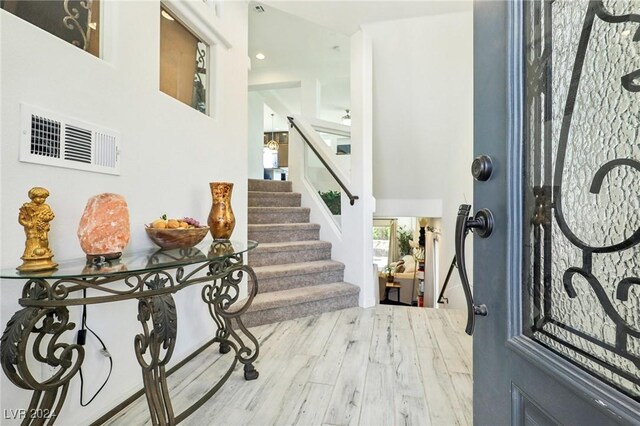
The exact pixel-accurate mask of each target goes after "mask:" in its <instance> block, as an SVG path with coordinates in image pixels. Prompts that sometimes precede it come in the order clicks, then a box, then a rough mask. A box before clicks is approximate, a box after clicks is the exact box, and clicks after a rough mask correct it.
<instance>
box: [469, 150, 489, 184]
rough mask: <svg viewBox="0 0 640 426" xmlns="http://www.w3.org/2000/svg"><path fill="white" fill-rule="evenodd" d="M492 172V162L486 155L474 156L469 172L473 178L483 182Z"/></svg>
mask: <svg viewBox="0 0 640 426" xmlns="http://www.w3.org/2000/svg"><path fill="white" fill-rule="evenodd" d="M491 172H493V162H492V161H491V157H489V156H488V155H481V156H479V157H476V158H475V159H474V160H473V163H471V174H472V175H473V178H474V179H475V180H479V181H481V182H484V181H486V180H489V178H490V177H491Z"/></svg>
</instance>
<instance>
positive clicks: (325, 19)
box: [264, 0, 472, 35]
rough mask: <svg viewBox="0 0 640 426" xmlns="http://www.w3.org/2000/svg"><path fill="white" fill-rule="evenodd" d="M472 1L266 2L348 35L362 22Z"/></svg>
mask: <svg viewBox="0 0 640 426" xmlns="http://www.w3.org/2000/svg"><path fill="white" fill-rule="evenodd" d="M471 1H472V0H435V1H434V0H413V1H403V0H378V1H361V0H341V1H336V0H302V1H301V0H297V1H290V0H266V1H265V2H264V3H265V4H267V5H269V6H272V7H275V8H278V9H280V10H282V11H284V12H287V13H290V14H292V15H295V16H299V17H300V18H303V19H306V20H307V21H310V22H314V23H316V24H318V25H322V26H323V27H326V28H328V29H331V30H333V31H336V32H339V33H341V34H345V35H352V34H353V33H355V32H356V31H358V28H359V27H360V25H362V24H368V23H372V22H380V21H392V20H396V19H405V18H412V17H416V16H427V15H441V14H446V13H455V12H462V11H464V10H467V9H468V4H469V3H470V2H471Z"/></svg>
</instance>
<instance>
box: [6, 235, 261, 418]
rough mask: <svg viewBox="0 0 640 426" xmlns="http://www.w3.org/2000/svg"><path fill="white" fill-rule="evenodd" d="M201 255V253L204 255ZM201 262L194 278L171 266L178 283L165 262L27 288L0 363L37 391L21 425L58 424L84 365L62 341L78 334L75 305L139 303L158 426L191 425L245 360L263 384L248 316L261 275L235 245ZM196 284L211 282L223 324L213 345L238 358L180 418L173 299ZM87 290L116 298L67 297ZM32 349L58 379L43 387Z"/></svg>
mask: <svg viewBox="0 0 640 426" xmlns="http://www.w3.org/2000/svg"><path fill="white" fill-rule="evenodd" d="M218 250H219V248H218ZM198 253H200V255H202V253H201V252H200V251H198ZM165 255H166V254H164V253H161V254H158V256H165ZM190 256H192V255H190ZM195 259H196V260H195V261H194V262H191V263H187V262H185V263H184V264H185V265H186V264H195V269H194V270H192V271H191V272H188V273H185V270H184V268H183V265H181V266H179V267H173V268H172V265H168V266H167V269H176V272H175V278H174V276H172V275H171V274H170V273H168V272H167V270H166V269H160V268H159V267H158V266H162V262H161V261H160V262H155V263H154V262H153V260H154V259H153V258H151V259H150V262H151V264H152V265H153V268H149V269H151V270H142V271H137V272H131V273H128V272H127V273H124V274H122V273H119V274H114V275H110V274H108V273H105V274H95V275H93V276H89V277H87V276H84V275H83V278H62V279H59V280H57V281H55V282H54V283H53V284H49V283H48V282H47V281H46V280H45V279H42V278H32V279H30V280H29V281H28V282H27V283H26V284H25V285H24V288H23V297H22V299H20V304H21V305H22V306H25V307H24V308H23V309H21V310H20V311H18V312H16V313H15V314H14V315H13V317H12V318H11V319H10V320H9V322H8V323H7V327H6V329H5V331H4V334H3V335H2V339H1V345H0V362H1V363H2V368H3V370H4V372H5V374H6V375H7V377H8V378H9V379H10V380H11V381H12V382H13V383H14V384H15V385H16V386H18V387H20V388H23V389H30V390H32V391H33V397H32V399H31V403H30V404H29V408H28V409H27V410H16V411H19V413H17V415H20V416H21V417H23V422H22V424H23V425H31V424H32V425H43V424H45V422H46V424H53V423H54V422H55V420H56V417H57V416H58V414H59V413H60V410H61V408H62V405H63V403H64V400H65V398H66V396H67V390H68V387H69V382H70V380H71V379H72V378H73V377H74V376H75V374H76V373H77V372H78V370H79V369H80V366H81V365H82V361H83V359H84V348H83V347H82V346H80V345H77V344H69V343H63V342H59V341H58V339H59V338H60V336H61V335H62V334H63V333H64V332H66V331H69V330H73V329H74V328H75V324H74V323H71V322H69V310H68V309H67V306H72V305H84V304H95V303H108V302H115V301H119V300H130V299H138V321H140V323H141V325H142V332H141V333H140V334H138V335H136V336H135V338H134V349H135V355H136V358H137V360H138V363H139V364H140V367H141V369H142V378H143V383H144V389H145V393H146V398H147V403H148V406H149V412H150V418H151V421H152V423H153V424H154V425H174V424H177V423H179V422H180V421H182V420H184V419H185V418H186V417H188V416H189V415H190V414H191V413H193V412H194V411H195V410H197V409H198V408H199V407H200V406H202V404H204V403H205V402H206V401H207V400H208V399H209V398H211V396H213V395H214V394H215V393H216V392H217V391H218V390H219V389H220V387H221V386H222V385H223V384H224V383H225V382H226V381H227V379H228V378H229V377H230V375H231V373H232V372H233V371H234V369H235V367H236V365H237V364H238V362H239V363H241V364H243V366H244V377H245V379H246V380H254V379H256V378H258V372H257V371H256V369H255V368H254V366H253V363H254V362H255V360H256V359H257V357H258V354H259V345H258V341H257V339H256V338H255V337H254V336H253V335H252V334H251V333H250V332H249V331H248V330H247V328H246V327H245V326H244V324H243V323H242V318H241V316H242V314H243V313H244V312H246V311H247V309H249V307H250V306H251V302H252V301H253V298H254V297H255V295H256V294H257V292H258V286H257V279H256V276H255V273H254V272H253V270H252V269H251V268H250V267H249V266H246V265H244V264H243V261H242V254H241V253H234V252H233V250H232V248H231V249H229V247H227V249H226V251H223V252H222V253H221V254H218V253H217V252H214V254H213V255H212V252H211V251H210V252H209V255H208V256H207V257H197V258H195ZM125 271H126V269H125ZM105 272H106V271H105ZM245 273H246V274H248V275H249V277H250V278H251V280H250V281H249V282H250V283H252V285H251V288H250V289H249V293H248V297H247V298H246V299H244V300H243V301H239V300H238V299H239V294H240V288H239V285H240V283H241V282H242V279H243V277H244V275H245ZM114 283H119V284H122V283H124V284H125V285H126V287H125V289H118V288H114V286H113V285H111V284H114ZM197 283H205V285H204V286H203V288H202V299H203V301H204V302H205V303H206V304H207V306H208V308H209V313H210V315H211V317H212V319H213V321H214V323H215V326H216V331H215V337H214V341H215V342H219V344H220V347H219V350H220V353H221V354H226V353H229V352H230V351H231V350H233V351H234V357H233V361H232V363H231V365H230V367H229V369H228V370H227V371H226V372H225V374H224V375H223V377H222V378H221V379H220V380H219V381H218V383H216V384H215V385H214V386H213V387H212V388H211V389H210V390H209V391H208V392H207V393H206V394H205V395H203V396H202V397H201V398H200V399H199V400H198V401H196V402H195V403H194V404H192V405H191V406H190V407H189V408H187V409H186V410H185V411H183V412H182V413H180V414H178V415H175V413H174V412H173V407H172V405H171V398H170V395H169V389H168V386H167V375H166V372H165V366H166V365H167V363H168V362H169V360H170V359H171V355H172V353H173V350H174V347H175V343H176V336H177V332H178V317H177V312H176V306H175V302H174V300H173V296H172V293H175V292H177V291H179V290H180V289H182V288H184V287H187V286H189V285H193V284H197ZM121 287H122V286H121ZM83 289H93V290H97V291H100V292H103V293H104V292H106V293H109V294H108V295H106V296H105V295H100V296H94V297H83V298H77V299H76V298H71V299H68V298H67V296H68V295H69V294H70V293H73V292H76V291H78V290H83ZM236 302H238V303H236ZM34 336H35V338H33V337H34ZM28 346H31V351H32V355H33V358H34V359H35V360H36V361H38V363H42V364H47V365H50V366H52V367H55V368H56V372H55V373H54V374H53V375H52V377H49V378H48V379H45V380H40V381H39V380H37V379H36V378H35V377H34V376H37V375H34V374H33V372H32V371H31V370H30V368H33V364H34V363H33V362H28V360H27V354H28ZM30 365H31V366H30ZM38 368H39V367H38Z"/></svg>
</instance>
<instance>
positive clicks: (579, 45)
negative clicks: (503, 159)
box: [523, 1, 640, 400]
mask: <svg viewBox="0 0 640 426" xmlns="http://www.w3.org/2000/svg"><path fill="white" fill-rule="evenodd" d="M639 23H640V1H602V2H601V1H591V2H584V1H554V2H541V1H535V2H533V1H532V2H525V30H526V34H527V37H526V42H525V46H524V68H525V76H526V84H525V108H524V111H523V114H524V138H525V149H524V152H523V155H524V156H525V164H526V170H525V171H524V174H525V175H524V180H525V188H524V190H525V194H526V196H525V212H526V213H525V214H526V217H525V227H526V228H525V230H524V232H525V235H526V236H527V238H526V245H525V249H526V250H525V252H526V253H527V255H526V259H525V268H524V273H525V276H524V284H525V286H526V291H525V292H524V294H525V296H524V297H525V300H524V305H525V311H524V318H523V321H524V325H525V327H524V329H525V330H526V334H527V335H529V336H530V337H531V338H532V339H534V340H535V341H537V342H539V343H540V344H542V345H544V346H546V347H548V348H549V349H551V350H553V351H555V352H556V353H558V354H560V355H562V356H563V357H565V358H566V359H568V360H570V361H571V362H572V363H574V364H576V365H578V366H580V367H581V368H583V369H584V370H586V371H588V372H589V373H591V374H593V375H595V376H596V377H598V378H600V379H601V380H602V381H603V382H606V383H608V384H609V385H611V386H613V387H615V388H617V389H619V390H621V391H622V392H624V393H626V394H627V395H629V396H631V397H633V398H635V399H636V400H640V278H639V277H640V46H639V44H640V25H639Z"/></svg>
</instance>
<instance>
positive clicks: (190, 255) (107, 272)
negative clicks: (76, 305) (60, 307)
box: [0, 240, 258, 280]
mask: <svg viewBox="0 0 640 426" xmlns="http://www.w3.org/2000/svg"><path fill="white" fill-rule="evenodd" d="M257 246H258V243H257V242H255V241H247V242H241V241H228V240H224V241H223V240H220V241H212V240H209V241H204V242H202V243H200V244H198V245H196V246H195V247H191V248H186V249H173V250H161V249H159V248H157V247H154V248H149V249H142V250H138V251H131V252H126V251H125V252H124V253H123V254H122V256H121V257H120V258H118V259H113V260H107V261H102V262H101V261H100V259H98V260H94V261H93V262H88V261H87V259H86V257H82V258H76V259H70V260H58V259H56V258H55V257H54V258H53V261H54V262H56V263H57V264H58V267H57V269H54V270H49V271H38V272H20V271H18V270H17V269H16V268H15V267H13V268H3V269H1V270H0V278H3V279H22V280H24V279H32V278H44V279H59V278H91V277H107V276H108V277H112V276H118V275H123V276H125V275H129V274H135V273H141V272H146V271H153V270H158V269H171V268H177V267H180V266H186V265H193V264H198V263H204V262H209V261H212V260H216V259H220V260H222V259H224V258H228V257H231V256H233V255H236V254H240V253H245V252H247V251H249V250H252V249H254V248H256V247H257ZM18 264H19V262H17V264H16V266H18Z"/></svg>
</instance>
